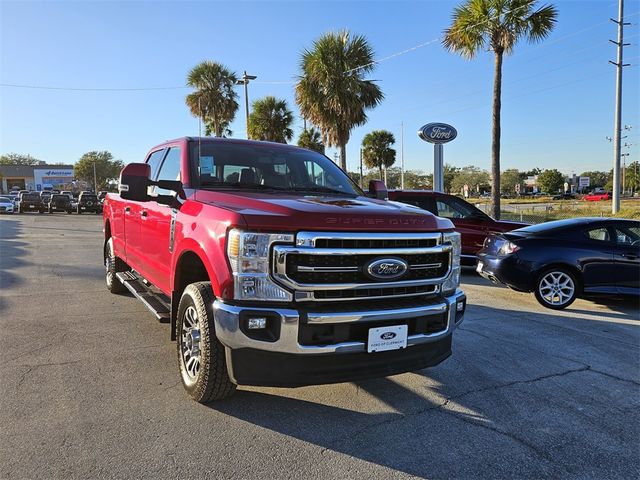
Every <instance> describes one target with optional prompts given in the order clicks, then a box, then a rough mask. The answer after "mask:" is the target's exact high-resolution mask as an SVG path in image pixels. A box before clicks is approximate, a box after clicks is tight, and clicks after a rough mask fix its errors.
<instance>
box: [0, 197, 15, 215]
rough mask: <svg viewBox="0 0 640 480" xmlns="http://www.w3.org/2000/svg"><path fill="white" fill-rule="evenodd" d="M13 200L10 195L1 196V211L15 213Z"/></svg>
mask: <svg viewBox="0 0 640 480" xmlns="http://www.w3.org/2000/svg"><path fill="white" fill-rule="evenodd" d="M13 210H14V207H13V202H12V201H11V199H10V198H9V197H0V213H13Z"/></svg>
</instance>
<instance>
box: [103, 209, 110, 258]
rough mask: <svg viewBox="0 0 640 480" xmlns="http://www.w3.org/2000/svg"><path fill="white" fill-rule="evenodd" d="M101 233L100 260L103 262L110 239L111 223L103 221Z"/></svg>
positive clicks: (107, 220)
mask: <svg viewBox="0 0 640 480" xmlns="http://www.w3.org/2000/svg"><path fill="white" fill-rule="evenodd" d="M102 231H103V232H104V241H103V242H102V259H103V260H104V259H106V258H107V242H108V241H109V239H110V238H111V222H110V221H109V219H106V220H105V222H104V228H103V230H102Z"/></svg>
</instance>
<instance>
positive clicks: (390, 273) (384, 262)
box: [366, 258, 409, 280]
mask: <svg viewBox="0 0 640 480" xmlns="http://www.w3.org/2000/svg"><path fill="white" fill-rule="evenodd" d="M407 268H409V267H408V265H407V262H405V261H404V260H402V259H400V258H380V259H378V260H373V261H371V262H370V263H369V264H368V265H367V266H366V272H367V274H368V275H369V276H370V277H372V278H375V279H377V280H393V279H395V278H398V277H401V276H402V275H404V273H405V272H406V271H407Z"/></svg>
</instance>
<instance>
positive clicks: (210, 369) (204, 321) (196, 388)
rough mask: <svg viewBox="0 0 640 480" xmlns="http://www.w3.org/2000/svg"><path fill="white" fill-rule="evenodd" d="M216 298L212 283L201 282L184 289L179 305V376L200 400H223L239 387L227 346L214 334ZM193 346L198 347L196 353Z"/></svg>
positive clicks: (203, 401) (191, 392) (192, 394)
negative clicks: (231, 375)
mask: <svg viewBox="0 0 640 480" xmlns="http://www.w3.org/2000/svg"><path fill="white" fill-rule="evenodd" d="M213 300H214V296H213V292H212V291H211V282H198V283H192V284H191V285H188V286H187V288H185V290H184V292H183V294H182V297H181V298H180V303H179V304H178V318H177V322H176V323H177V325H176V328H177V341H176V345H177V353H178V365H179V366H180V377H181V379H182V384H183V385H184V388H185V390H186V391H187V393H189V395H191V398H193V399H194V400H195V401H196V402H199V403H209V402H212V401H214V400H222V399H223V398H227V397H229V396H231V395H232V394H233V393H234V392H235V390H236V385H235V384H234V383H233V382H232V381H231V379H230V378H229V375H228V374H227V362H226V359H225V351H224V346H223V345H222V344H221V343H220V341H219V340H218V338H217V337H216V335H215V326H214V321H213ZM196 342H197V343H196ZM194 345H198V347H199V348H198V350H197V356H196V355H194V354H193V346H194Z"/></svg>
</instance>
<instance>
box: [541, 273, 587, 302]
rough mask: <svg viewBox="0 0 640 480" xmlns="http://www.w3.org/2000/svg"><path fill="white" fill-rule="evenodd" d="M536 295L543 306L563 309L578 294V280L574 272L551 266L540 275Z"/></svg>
mask: <svg viewBox="0 0 640 480" xmlns="http://www.w3.org/2000/svg"><path fill="white" fill-rule="evenodd" d="M535 295H536V299H537V300H538V302H540V304H541V305H542V306H543V307H547V308H551V309H553V310H562V309H563V308H567V307H568V306H569V305H571V304H572V303H573V302H574V300H575V299H576V297H577V296H578V281H577V279H576V277H575V275H574V274H573V273H571V272H570V271H568V270H566V269H564V268H560V267H557V268H551V269H548V270H546V271H544V272H542V274H540V276H539V277H538V280H537V281H536V290H535Z"/></svg>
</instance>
